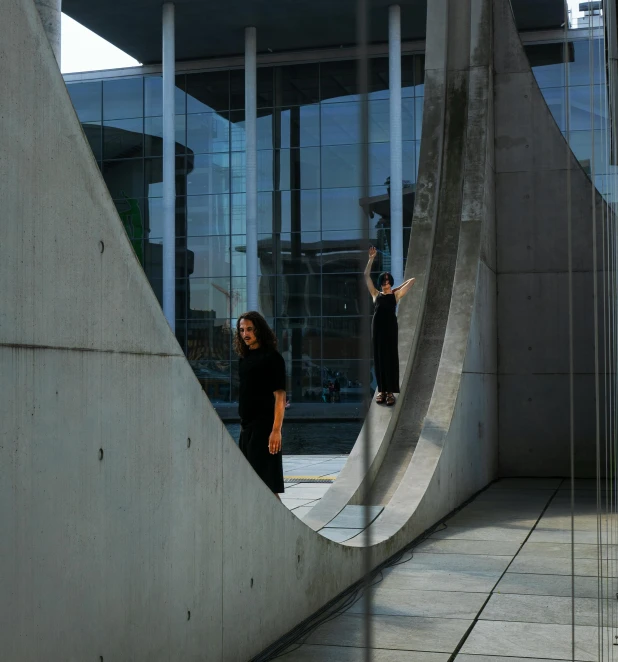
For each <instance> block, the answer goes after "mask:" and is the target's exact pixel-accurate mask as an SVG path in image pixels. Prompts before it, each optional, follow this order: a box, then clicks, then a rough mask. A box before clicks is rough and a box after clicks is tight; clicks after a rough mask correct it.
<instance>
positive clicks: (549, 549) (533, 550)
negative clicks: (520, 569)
mask: <svg viewBox="0 0 618 662" xmlns="http://www.w3.org/2000/svg"><path fill="white" fill-rule="evenodd" d="M573 551H574V552H575V558H576V559H596V558H597V557H598V554H599V548H598V546H597V545H592V544H583V543H577V544H575V545H574V550H573ZM490 553H491V552H490ZM571 553H572V551H571V545H570V544H569V543H559V542H557V543H551V542H527V543H526V544H525V545H524V546H523V547H522V548H521V551H520V552H519V555H518V558H523V557H526V556H547V557H548V558H556V559H559V558H568V559H570V558H571ZM608 557H609V558H611V559H618V545H603V550H602V558H604V559H607V558H608Z"/></svg>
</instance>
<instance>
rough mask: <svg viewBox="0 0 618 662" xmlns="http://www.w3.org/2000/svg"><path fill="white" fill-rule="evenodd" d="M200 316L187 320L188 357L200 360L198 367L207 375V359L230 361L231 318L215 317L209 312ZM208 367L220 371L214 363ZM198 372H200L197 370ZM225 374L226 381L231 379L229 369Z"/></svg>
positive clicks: (190, 359)
mask: <svg viewBox="0 0 618 662" xmlns="http://www.w3.org/2000/svg"><path fill="white" fill-rule="evenodd" d="M200 317H202V319H199V318H196V317H194V318H192V319H190V320H189V321H188V322H187V358H188V359H189V361H191V362H192V361H196V362H198V365H197V366H196V367H197V368H198V370H199V371H200V373H201V375H202V376H204V377H205V376H207V375H208V372H206V371H205V369H206V365H205V364H204V362H205V361H225V362H227V361H229V359H230V348H231V347H230V345H231V334H230V323H229V320H227V319H214V318H213V317H212V316H211V315H210V314H209V313H204V314H203V316H200ZM196 367H194V370H195V369H196ZM208 369H209V370H210V371H214V372H215V374H216V373H217V372H218V371H217V367H216V366H215V365H213V364H211V365H209V366H208ZM202 371H204V372H202ZM196 374H199V373H198V371H197V370H196ZM224 374H225V381H227V380H229V374H228V373H227V370H225V373H224ZM198 379H199V376H198ZM222 379H223V377H222Z"/></svg>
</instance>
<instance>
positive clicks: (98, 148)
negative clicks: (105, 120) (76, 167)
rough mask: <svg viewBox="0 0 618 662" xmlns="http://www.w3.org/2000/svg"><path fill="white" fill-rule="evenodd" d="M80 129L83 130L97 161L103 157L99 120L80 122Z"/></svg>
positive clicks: (101, 132)
mask: <svg viewBox="0 0 618 662" xmlns="http://www.w3.org/2000/svg"><path fill="white" fill-rule="evenodd" d="M82 129H83V130H84V134H85V135H86V140H88V144H89V145H90V149H91V150H92V153H93V154H94V158H95V159H96V160H97V161H100V160H101V159H102V158H103V145H102V141H103V130H102V127H101V124H100V123H99V122H93V123H88V122H86V123H84V124H82Z"/></svg>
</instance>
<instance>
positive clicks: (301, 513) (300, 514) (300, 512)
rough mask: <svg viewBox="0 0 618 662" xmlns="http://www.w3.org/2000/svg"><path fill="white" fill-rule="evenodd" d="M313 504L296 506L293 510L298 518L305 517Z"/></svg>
mask: <svg viewBox="0 0 618 662" xmlns="http://www.w3.org/2000/svg"><path fill="white" fill-rule="evenodd" d="M313 505H314V504H312V505H310V506H299V507H298V508H294V510H293V511H292V512H293V513H294V514H295V515H296V517H298V519H303V517H304V516H305V515H306V514H307V513H308V512H309V511H310V510H311V509H312V508H313Z"/></svg>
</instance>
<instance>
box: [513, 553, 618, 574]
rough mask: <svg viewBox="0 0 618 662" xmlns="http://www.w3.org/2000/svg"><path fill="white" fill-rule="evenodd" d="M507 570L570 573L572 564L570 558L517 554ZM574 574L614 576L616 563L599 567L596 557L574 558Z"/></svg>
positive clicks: (536, 572)
mask: <svg viewBox="0 0 618 662" xmlns="http://www.w3.org/2000/svg"><path fill="white" fill-rule="evenodd" d="M509 572H520V573H532V574H538V575H570V574H571V573H572V565H571V559H570V558H568V557H567V558H564V557H563V558H556V557H550V556H532V555H530V554H527V555H525V556H518V557H517V558H515V559H514V560H513V563H512V564H511V566H510V567H509ZM574 574H575V575H577V576H579V577H598V576H601V577H604V576H607V577H616V576H618V565H617V563H616V561H612V562H609V563H602V564H601V567H600V568H599V562H598V561H597V559H577V558H576V559H575V573H574Z"/></svg>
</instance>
